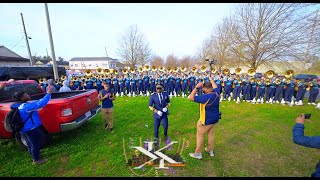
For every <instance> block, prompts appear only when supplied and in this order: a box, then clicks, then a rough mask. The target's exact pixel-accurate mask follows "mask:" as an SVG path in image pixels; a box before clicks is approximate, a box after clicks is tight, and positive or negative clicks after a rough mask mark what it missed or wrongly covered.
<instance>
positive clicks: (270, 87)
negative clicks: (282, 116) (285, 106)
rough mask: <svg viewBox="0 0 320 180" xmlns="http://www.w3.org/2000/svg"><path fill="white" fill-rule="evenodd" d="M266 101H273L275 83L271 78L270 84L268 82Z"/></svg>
mask: <svg viewBox="0 0 320 180" xmlns="http://www.w3.org/2000/svg"><path fill="white" fill-rule="evenodd" d="M266 87H267V89H266V103H272V101H273V100H272V99H273V92H274V89H275V86H274V83H273V82H272V80H270V84H266Z"/></svg>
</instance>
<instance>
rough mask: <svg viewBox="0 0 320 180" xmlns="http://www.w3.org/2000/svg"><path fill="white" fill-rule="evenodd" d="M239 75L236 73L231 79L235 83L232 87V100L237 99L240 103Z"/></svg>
mask: <svg viewBox="0 0 320 180" xmlns="http://www.w3.org/2000/svg"><path fill="white" fill-rule="evenodd" d="M239 81H240V77H239V75H236V78H235V79H234V80H233V83H234V85H235V87H234V91H233V92H234V94H233V100H237V103H240V91H241V83H240V82H239Z"/></svg>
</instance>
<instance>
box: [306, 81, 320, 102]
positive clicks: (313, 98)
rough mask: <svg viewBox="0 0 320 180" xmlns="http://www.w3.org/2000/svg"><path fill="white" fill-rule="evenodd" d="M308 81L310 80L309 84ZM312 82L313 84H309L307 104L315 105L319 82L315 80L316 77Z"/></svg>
mask: <svg viewBox="0 0 320 180" xmlns="http://www.w3.org/2000/svg"><path fill="white" fill-rule="evenodd" d="M310 83H311V82H309V84H310ZM312 83H313V86H310V95H309V99H308V104H312V105H316V99H317V96H318V94H319V86H320V84H319V83H318V82H317V78H314V79H313V81H312Z"/></svg>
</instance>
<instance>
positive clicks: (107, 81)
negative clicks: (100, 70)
mask: <svg viewBox="0 0 320 180" xmlns="http://www.w3.org/2000/svg"><path fill="white" fill-rule="evenodd" d="M105 82H106V84H109V87H111V84H112V83H111V76H110V75H108V76H107V78H106V81H105ZM110 89H111V88H110Z"/></svg>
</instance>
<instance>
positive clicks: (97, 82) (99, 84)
mask: <svg viewBox="0 0 320 180" xmlns="http://www.w3.org/2000/svg"><path fill="white" fill-rule="evenodd" d="M101 83H102V81H101V80H100V79H97V80H96V89H97V91H98V92H99V91H101V89H102V85H101Z"/></svg>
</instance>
